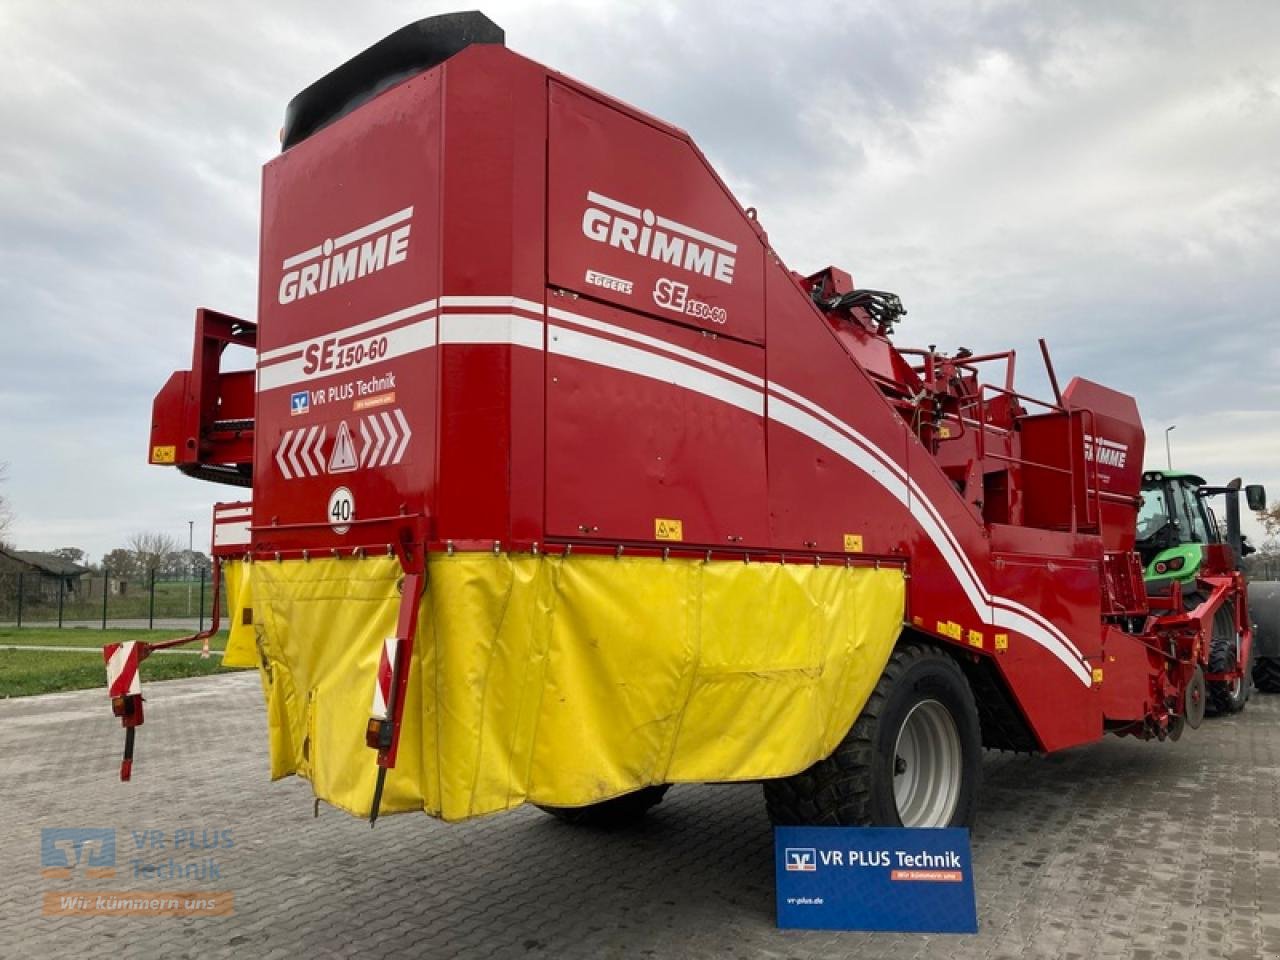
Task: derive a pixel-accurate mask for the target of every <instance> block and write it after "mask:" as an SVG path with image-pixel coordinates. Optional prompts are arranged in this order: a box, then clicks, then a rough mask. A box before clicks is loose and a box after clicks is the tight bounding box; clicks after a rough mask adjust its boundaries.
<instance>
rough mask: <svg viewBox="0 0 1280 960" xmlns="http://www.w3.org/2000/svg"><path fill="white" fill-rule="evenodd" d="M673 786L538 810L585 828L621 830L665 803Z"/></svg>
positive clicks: (644, 789)
mask: <svg viewBox="0 0 1280 960" xmlns="http://www.w3.org/2000/svg"><path fill="white" fill-rule="evenodd" d="M669 789H670V785H669V784H666V783H663V784H659V785H658V786H653V787H642V788H640V789H639V790H636V791H635V792H633V793H626V794H623V795H622V796H620V797H614V798H613V799H612V800H601V801H600V802H599V803H590V804H587V805H586V806H585V807H544V806H543V805H542V804H538V805H537V807H538V809H539V810H541V811H542V812H543V813H549V814H551V816H553V817H555V818H556V819H557V820H563V821H564V822H565V823H572V824H576V825H578V826H584V827H621V826H625V825H627V824H629V823H635V822H636V821H637V820H640V819H642V818H643V817H644V815H645V814H646V813H648V812H649V809H650V808H651V807H656V806H657V805H658V804H659V803H661V802H662V798H663V797H664V796H665V795H666V792H667V790H669Z"/></svg>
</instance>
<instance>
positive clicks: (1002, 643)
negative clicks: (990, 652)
mask: <svg viewBox="0 0 1280 960" xmlns="http://www.w3.org/2000/svg"><path fill="white" fill-rule="evenodd" d="M1008 649H1009V635H1008V634H1007V633H997V634H996V653H1004V652H1005V651H1006V650H1008Z"/></svg>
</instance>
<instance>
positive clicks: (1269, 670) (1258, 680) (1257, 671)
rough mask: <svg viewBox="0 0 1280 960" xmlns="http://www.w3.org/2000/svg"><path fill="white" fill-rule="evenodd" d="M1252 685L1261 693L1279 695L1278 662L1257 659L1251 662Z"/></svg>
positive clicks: (1279, 665)
mask: <svg viewBox="0 0 1280 960" xmlns="http://www.w3.org/2000/svg"><path fill="white" fill-rule="evenodd" d="M1253 685H1254V686H1255V687H1257V688H1258V689H1259V690H1261V691H1262V692H1263V693H1280V660H1277V659H1275V658H1273V657H1259V658H1258V659H1257V660H1255V661H1253Z"/></svg>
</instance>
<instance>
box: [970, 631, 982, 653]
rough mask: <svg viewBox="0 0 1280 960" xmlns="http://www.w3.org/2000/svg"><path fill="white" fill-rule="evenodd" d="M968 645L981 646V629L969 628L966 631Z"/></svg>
mask: <svg viewBox="0 0 1280 960" xmlns="http://www.w3.org/2000/svg"><path fill="white" fill-rule="evenodd" d="M968 640H969V646H971V647H978V648H979V649H981V648H982V631H981V630H970V631H969V633H968Z"/></svg>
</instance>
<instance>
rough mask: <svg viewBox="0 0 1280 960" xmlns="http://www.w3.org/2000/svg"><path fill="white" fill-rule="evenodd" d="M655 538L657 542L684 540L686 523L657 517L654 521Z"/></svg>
mask: <svg viewBox="0 0 1280 960" xmlns="http://www.w3.org/2000/svg"><path fill="white" fill-rule="evenodd" d="M653 536H654V539H656V540H683V539H684V523H683V522H682V521H680V520H671V519H669V518H667V517H655V518H654V521H653Z"/></svg>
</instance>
